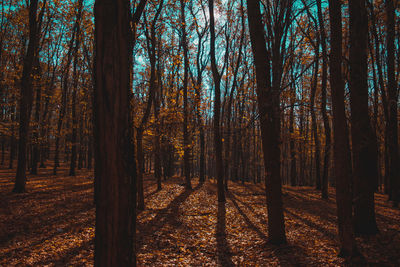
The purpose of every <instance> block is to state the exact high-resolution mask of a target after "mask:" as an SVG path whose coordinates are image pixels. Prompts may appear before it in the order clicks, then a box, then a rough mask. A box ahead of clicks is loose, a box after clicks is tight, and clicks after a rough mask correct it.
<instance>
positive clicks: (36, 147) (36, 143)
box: [31, 58, 42, 175]
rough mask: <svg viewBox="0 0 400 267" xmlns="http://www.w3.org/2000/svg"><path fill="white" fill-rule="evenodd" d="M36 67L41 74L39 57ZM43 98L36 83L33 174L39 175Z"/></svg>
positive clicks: (36, 71) (37, 73)
mask: <svg viewBox="0 0 400 267" xmlns="http://www.w3.org/2000/svg"><path fill="white" fill-rule="evenodd" d="M34 65H35V66H34V69H33V70H32V71H33V72H34V73H36V75H39V76H40V75H41V71H40V63H39V59H38V58H36V59H35V63H34ZM41 98H42V87H41V85H40V84H37V83H36V102H35V118H34V120H35V129H34V131H33V144H32V154H33V155H32V168H31V174H33V175H37V173H38V172H37V169H38V163H39V157H40V150H39V131H40V127H39V124H40V107H41V105H40V103H41Z"/></svg>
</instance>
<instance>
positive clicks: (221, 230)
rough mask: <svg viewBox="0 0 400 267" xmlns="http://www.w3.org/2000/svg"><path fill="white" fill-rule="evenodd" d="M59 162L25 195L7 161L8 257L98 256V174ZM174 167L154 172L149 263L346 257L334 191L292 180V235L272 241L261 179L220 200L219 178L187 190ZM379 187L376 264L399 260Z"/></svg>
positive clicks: (398, 228)
mask: <svg viewBox="0 0 400 267" xmlns="http://www.w3.org/2000/svg"><path fill="white" fill-rule="evenodd" d="M50 173H51V170H45V171H43V170H42V171H41V175H39V176H35V177H29V181H28V186H27V189H28V193H25V194H20V195H15V194H12V193H10V191H11V189H12V184H13V179H14V172H10V171H9V170H1V171H0V266H13V265H35V266H43V265H49V266H56V265H57V266H59V265H89V266H90V265H93V235H94V205H93V175H92V174H91V173H88V172H83V171H82V172H81V173H80V174H79V176H77V177H68V176H66V175H67V170H66V169H62V170H61V172H60V174H61V175H59V176H57V177H54V176H52V175H50ZM182 184H183V179H181V178H178V177H174V178H171V179H170V180H168V181H166V182H164V183H163V189H162V190H161V191H156V185H155V183H154V181H153V179H152V177H151V176H147V177H146V179H145V185H146V188H145V195H146V210H144V211H142V212H139V214H138V222H137V242H136V243H137V248H136V249H137V260H138V265H139V266H145V265H147V266H160V265H164V266H188V265H192V266H216V265H220V266H236V265H240V266H247V265H251V266H343V265H345V264H346V262H345V260H344V259H342V258H339V257H337V254H338V240H337V235H336V209H335V201H334V191H333V190H331V192H330V200H328V201H324V200H321V199H320V196H319V193H318V192H317V191H315V190H314V189H312V188H309V187H295V188H294V187H284V207H285V221H286V232H287V239H288V244H287V245H282V246H273V245H270V244H268V242H267V220H268V218H267V209H266V205H265V203H266V201H265V195H264V189H263V188H262V186H261V185H254V184H251V183H246V184H245V185H242V184H240V183H233V182H231V183H230V185H229V188H230V191H229V193H228V194H227V202H226V203H225V204H218V203H217V198H216V184H215V181H213V180H211V181H207V182H206V183H205V184H198V183H197V179H196V181H195V182H194V184H193V187H194V188H193V189H192V190H185V188H184V186H183V185H182ZM376 197H377V220H378V226H379V228H380V234H378V235H377V236H374V237H369V238H358V239H357V241H358V245H359V248H360V251H361V253H362V254H363V255H364V256H365V260H366V262H367V263H369V264H370V265H379V266H396V265H397V266H399V265H400V260H399V255H400V234H399V232H400V224H399V222H400V211H399V210H398V209H393V208H391V207H390V205H389V203H387V202H386V197H385V196H383V195H380V194H377V195H376Z"/></svg>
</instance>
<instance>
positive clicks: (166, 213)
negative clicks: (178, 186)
mask: <svg viewBox="0 0 400 267" xmlns="http://www.w3.org/2000/svg"><path fill="white" fill-rule="evenodd" d="M201 186H202V184H200V183H199V184H198V185H197V186H196V187H195V188H193V189H185V190H184V191H183V192H182V193H181V194H179V195H178V196H177V197H176V198H174V199H173V200H172V201H171V202H170V203H169V204H168V206H167V207H165V208H163V209H160V210H158V211H157V214H156V216H155V217H154V218H153V219H152V220H150V221H149V222H146V223H144V224H141V223H137V231H138V233H139V235H138V236H137V243H136V251H138V250H139V249H140V248H141V247H142V246H143V245H144V243H145V240H144V239H145V238H152V237H154V234H155V233H156V232H157V231H159V230H160V229H162V228H163V227H164V226H165V225H166V224H169V225H171V226H172V227H173V228H179V227H180V226H181V223H180V222H179V221H178V217H179V207H180V205H181V204H182V203H184V202H185V200H186V199H187V198H188V197H189V196H190V195H191V194H192V193H193V192H195V191H197V190H198V189H199V188H200V187H201Z"/></svg>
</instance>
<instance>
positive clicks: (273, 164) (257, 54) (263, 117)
mask: <svg viewBox="0 0 400 267" xmlns="http://www.w3.org/2000/svg"><path fill="white" fill-rule="evenodd" d="M247 10H248V16H247V17H248V21H249V31H250V41H251V48H252V52H253V57H254V64H255V69H256V82H257V103H258V110H259V114H260V115H259V117H260V126H261V138H262V147H263V152H264V164H265V172H266V177H265V187H266V194H267V207H268V238H269V241H270V242H271V243H274V244H282V243H286V235H285V223H284V218H283V203H282V185H281V177H280V156H281V155H280V145H279V143H280V98H279V95H280V92H279V91H277V90H273V89H272V86H271V82H270V80H271V70H270V63H269V62H270V55H269V52H268V51H267V48H266V42H265V37H264V34H265V33H264V26H263V23H262V17H261V12H260V1H259V0H248V1H247Z"/></svg>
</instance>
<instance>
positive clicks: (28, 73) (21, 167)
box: [13, 0, 38, 193]
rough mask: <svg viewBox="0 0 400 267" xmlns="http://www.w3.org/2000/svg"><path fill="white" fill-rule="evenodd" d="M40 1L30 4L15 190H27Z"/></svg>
mask: <svg viewBox="0 0 400 267" xmlns="http://www.w3.org/2000/svg"><path fill="white" fill-rule="evenodd" d="M37 9H38V1H37V0H31V1H30V4H29V43H28V50H27V52H26V55H25V58H24V67H23V71H22V77H21V98H20V108H19V114H20V115H19V142H18V167H17V174H16V177H15V185H14V189H13V192H15V193H23V192H25V184H26V147H27V143H28V134H29V120H30V117H31V111H32V102H33V87H32V69H33V64H34V62H35V57H37V47H38V27H37V25H38V23H37V18H36V16H37Z"/></svg>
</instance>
